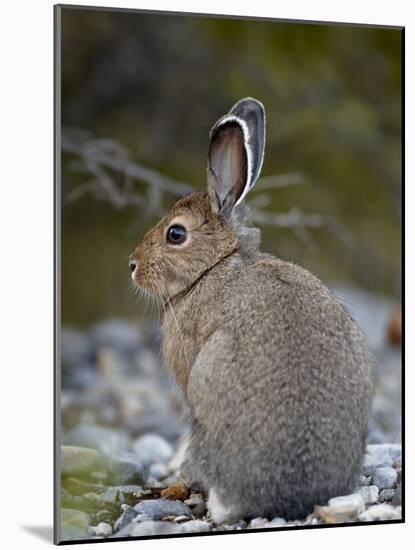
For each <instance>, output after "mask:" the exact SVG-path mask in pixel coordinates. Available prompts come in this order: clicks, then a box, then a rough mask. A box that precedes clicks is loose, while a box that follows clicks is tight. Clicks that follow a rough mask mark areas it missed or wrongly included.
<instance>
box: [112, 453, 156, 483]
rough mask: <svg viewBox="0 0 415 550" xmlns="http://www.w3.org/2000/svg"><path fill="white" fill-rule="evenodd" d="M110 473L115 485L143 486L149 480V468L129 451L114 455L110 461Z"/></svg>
mask: <svg viewBox="0 0 415 550" xmlns="http://www.w3.org/2000/svg"><path fill="white" fill-rule="evenodd" d="M108 472H109V475H110V483H113V484H114V485H129V484H136V485H143V484H144V483H145V482H146V481H147V478H148V475H147V468H145V467H144V466H143V464H142V462H140V461H139V459H138V458H137V456H136V455H135V454H134V453H133V452H129V451H123V452H121V453H118V454H115V455H113V456H112V457H111V459H110V460H109V461H108Z"/></svg>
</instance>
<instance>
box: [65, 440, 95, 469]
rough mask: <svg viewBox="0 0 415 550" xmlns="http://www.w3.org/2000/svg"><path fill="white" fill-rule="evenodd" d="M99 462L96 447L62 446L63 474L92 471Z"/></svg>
mask: <svg viewBox="0 0 415 550" xmlns="http://www.w3.org/2000/svg"><path fill="white" fill-rule="evenodd" d="M98 462H99V454H98V452H97V451H96V450H94V449H87V448H86V447H75V446H69V445H64V446H63V447H61V473H62V475H72V474H82V473H86V472H90V471H91V470H92V469H94V468H95V467H96V466H97V464H98Z"/></svg>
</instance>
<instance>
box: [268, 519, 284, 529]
mask: <svg viewBox="0 0 415 550" xmlns="http://www.w3.org/2000/svg"><path fill="white" fill-rule="evenodd" d="M285 525H287V521H286V520H285V519H284V518H274V519H273V520H272V521H270V522H269V523H268V524H267V525H266V526H265V527H267V528H272V527H284V526H285Z"/></svg>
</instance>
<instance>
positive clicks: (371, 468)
mask: <svg viewBox="0 0 415 550" xmlns="http://www.w3.org/2000/svg"><path fill="white" fill-rule="evenodd" d="M386 466H388V464H387V463H386V462H378V461H377V460H376V458H375V457H373V456H372V455H369V454H365V455H364V456H363V464H362V469H363V474H364V475H365V476H372V475H373V473H374V472H375V471H376V470H377V469H379V468H383V467H386Z"/></svg>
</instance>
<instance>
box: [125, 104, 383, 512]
mask: <svg viewBox="0 0 415 550" xmlns="http://www.w3.org/2000/svg"><path fill="white" fill-rule="evenodd" d="M248 107H249V105H248ZM219 130H220V129H219ZM208 185H209V187H208V189H209V193H207V192H201V191H200V192H197V193H193V194H191V195H189V196H187V197H185V198H183V199H181V200H179V201H178V202H177V203H176V204H175V205H174V206H173V208H172V210H171V211H170V212H169V213H168V214H167V215H166V216H165V217H164V218H163V220H161V222H160V223H159V224H158V225H157V226H156V227H155V228H153V229H152V230H150V231H149V232H148V233H147V235H146V236H145V237H144V240H143V242H142V244H141V245H140V246H139V247H137V249H136V250H135V252H134V254H133V256H134V259H135V260H136V261H137V264H138V265H137V269H136V271H135V273H134V279H135V281H136V283H137V284H138V285H139V286H141V287H144V288H146V289H148V290H150V291H151V292H153V293H154V294H156V295H157V296H159V297H160V298H161V299H162V301H163V303H164V307H165V314H164V318H163V324H162V335H163V355H164V359H165V363H166V365H167V367H168V368H169V369H170V370H171V371H172V373H173V374H174V376H175V377H176V380H177V382H178V384H179V385H180V386H181V388H182V389H183V392H184V394H185V396H186V398H187V401H188V404H189V407H190V410H191V428H192V439H191V445H190V447H189V449H188V451H187V453H186V458H185V461H184V464H183V465H182V474H183V476H184V478H185V479H186V481H188V483H192V482H196V483H201V484H202V485H203V486H204V487H205V488H206V489H212V488H214V489H215V492H216V493H217V495H219V497H220V499H221V501H222V502H223V503H224V504H226V506H228V507H229V508H230V509H231V510H232V512H233V514H234V516H235V517H238V516H239V517H240V516H242V517H243V516H246V517H252V516H258V515H261V516H267V515H268V516H271V517H273V516H277V515H280V516H285V517H287V518H293V517H301V516H304V515H306V514H307V513H309V512H310V511H311V510H312V508H313V506H314V505H315V504H323V503H325V502H326V501H327V499H328V498H330V497H333V496H336V495H340V494H345V493H348V492H351V491H352V490H353V489H354V487H355V484H356V482H357V477H358V474H359V471H360V466H361V459H362V455H363V450H364V442H365V434H366V426H367V419H368V415H369V410H370V404H371V397H372V391H373V374H372V358H371V355H370V353H369V351H368V347H367V344H366V340H365V338H364V336H363V335H362V333H361V332H360V330H359V328H358V327H357V326H356V324H355V322H354V321H353V320H352V319H351V318H350V316H349V315H348V314H347V312H346V311H345V309H344V308H343V307H342V306H341V305H340V304H339V303H338V302H337V301H336V299H335V298H334V296H333V295H332V294H331V293H330V292H329V290H328V289H327V288H326V287H325V286H324V285H323V284H322V283H321V282H320V281H319V280H318V279H317V278H316V277H315V276H314V275H312V274H311V273H309V272H308V271H306V270H305V269H303V268H301V267H299V266H296V265H294V264H292V263H289V262H285V261H283V260H281V259H279V258H276V257H274V256H271V255H269V254H264V253H262V252H261V251H260V249H259V233H258V230H256V229H255V228H251V227H250V226H249V224H247V222H246V216H247V210H246V207H244V206H243V204H240V205H238V206H236V207H235V206H234V207H233V209H232V210H231V212H230V213H229V211H228V212H227V213H226V215H225V214H224V212H223V210H222V211H221V204H220V202H219V203H218V200H219V199H218V196H219V195H218V194H217V193H215V192H214V190H213V189H212V186H214V185H215V182H214V181H212V180H211V179H210V180H209V183H208ZM219 198H220V197H219ZM232 200H233V201H236V200H237V196H235V197H234V198H233V199H232ZM226 201H228V203H227V209H228V204H229V197H225V198H224V199H223V202H224V203H225V202H226ZM177 220H179V221H180V222H181V223H182V224H183V225H184V226H185V227H187V228H188V230H189V235H190V238H189V239H188V240H187V241H186V242H185V243H184V244H183V245H180V246H175V245H171V244H168V243H166V232H167V229H168V228H169V226H170V225H171V223H173V222H174V223H175V222H176V221H177Z"/></svg>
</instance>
